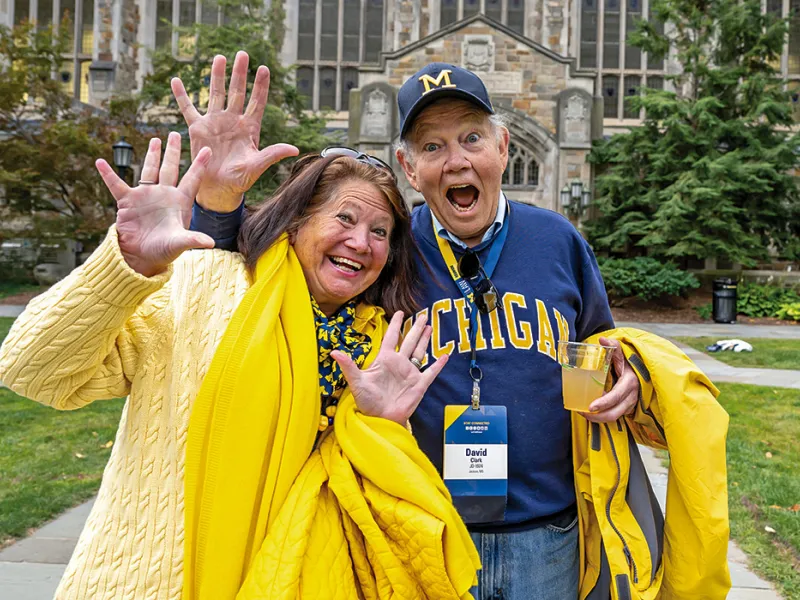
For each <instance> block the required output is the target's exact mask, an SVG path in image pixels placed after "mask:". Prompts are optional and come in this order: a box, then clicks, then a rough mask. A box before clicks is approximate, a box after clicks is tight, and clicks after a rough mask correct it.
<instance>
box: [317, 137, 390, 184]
mask: <svg viewBox="0 0 800 600" xmlns="http://www.w3.org/2000/svg"><path fill="white" fill-rule="evenodd" d="M319 155H320V156H321V157H322V158H325V157H327V156H347V157H348V158H354V159H356V160H357V161H359V162H363V163H367V164H368V165H372V166H373V167H377V168H378V169H386V170H387V171H388V172H389V174H390V175H391V176H392V179H394V182H395V183H397V175H395V174H394V171H392V167H390V166H389V165H388V164H386V163H385V162H383V161H382V160H381V159H380V158H376V157H374V156H370V155H369V154H364V153H363V152H359V151H358V150H354V149H353V148H348V147H346V146H329V147H327V148H325V149H324V150H323V151H322V152H320V153H319Z"/></svg>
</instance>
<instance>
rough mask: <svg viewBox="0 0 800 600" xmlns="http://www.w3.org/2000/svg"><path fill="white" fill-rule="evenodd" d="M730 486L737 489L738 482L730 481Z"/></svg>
mask: <svg viewBox="0 0 800 600" xmlns="http://www.w3.org/2000/svg"><path fill="white" fill-rule="evenodd" d="M731 485H732V486H733V487H739V482H738V481H731Z"/></svg>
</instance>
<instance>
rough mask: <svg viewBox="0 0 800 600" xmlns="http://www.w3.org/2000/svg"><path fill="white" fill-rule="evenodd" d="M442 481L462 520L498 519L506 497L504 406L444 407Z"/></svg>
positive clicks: (466, 521) (474, 521) (506, 420)
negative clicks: (475, 407)
mask: <svg viewBox="0 0 800 600" xmlns="http://www.w3.org/2000/svg"><path fill="white" fill-rule="evenodd" d="M444 482H445V484H446V485H447V489H448V490H450V495H451V496H452V497H453V504H454V505H455V507H456V509H457V510H458V513H459V514H460V515H461V518H462V519H464V522H465V523H491V522H495V521H502V520H503V519H504V517H505V512H506V499H507V497H508V418H507V415H506V407H505V406H486V405H481V407H480V408H479V409H477V410H474V409H472V408H471V407H470V406H453V405H450V406H445V408H444Z"/></svg>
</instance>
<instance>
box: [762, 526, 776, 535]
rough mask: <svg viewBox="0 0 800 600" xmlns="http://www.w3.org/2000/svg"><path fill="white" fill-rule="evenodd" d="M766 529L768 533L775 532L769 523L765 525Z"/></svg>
mask: <svg viewBox="0 0 800 600" xmlns="http://www.w3.org/2000/svg"><path fill="white" fill-rule="evenodd" d="M764 531H766V532H767V533H775V530H774V529H773V528H772V527H770V526H769V525H764Z"/></svg>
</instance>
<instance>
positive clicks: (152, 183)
mask: <svg viewBox="0 0 800 600" xmlns="http://www.w3.org/2000/svg"><path fill="white" fill-rule="evenodd" d="M139 185H158V182H157V181H145V180H144V179H140V180H139Z"/></svg>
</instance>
